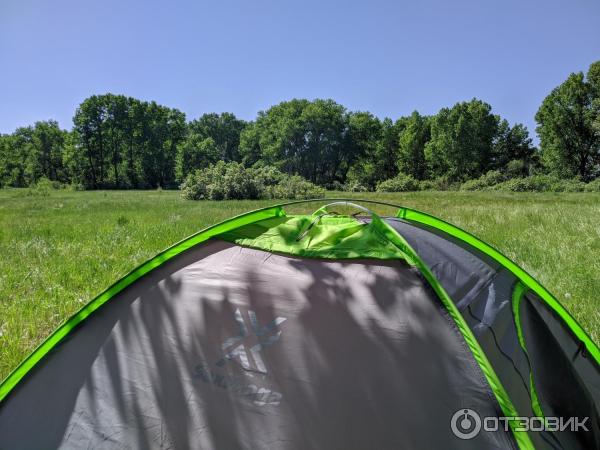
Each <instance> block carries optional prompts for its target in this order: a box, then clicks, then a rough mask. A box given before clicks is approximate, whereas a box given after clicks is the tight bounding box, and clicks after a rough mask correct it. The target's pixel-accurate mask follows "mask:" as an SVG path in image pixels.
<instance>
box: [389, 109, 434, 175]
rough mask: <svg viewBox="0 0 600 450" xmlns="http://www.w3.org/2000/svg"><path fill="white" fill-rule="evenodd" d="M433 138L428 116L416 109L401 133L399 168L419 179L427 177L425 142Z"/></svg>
mask: <svg viewBox="0 0 600 450" xmlns="http://www.w3.org/2000/svg"><path fill="white" fill-rule="evenodd" d="M430 138H431V128H430V125H429V120H428V119H427V117H423V116H421V115H420V114H419V113H418V112H417V111H414V112H413V113H412V114H411V116H410V117H409V118H408V120H407V122H406V127H405V128H404V130H403V131H402V132H401V133H400V137H399V145H398V163H397V164H398V169H399V170H400V172H402V173H405V174H407V175H410V176H412V177H413V178H415V179H417V180H423V179H424V178H425V177H426V172H427V165H426V163H425V144H427V142H428V141H429V139H430Z"/></svg>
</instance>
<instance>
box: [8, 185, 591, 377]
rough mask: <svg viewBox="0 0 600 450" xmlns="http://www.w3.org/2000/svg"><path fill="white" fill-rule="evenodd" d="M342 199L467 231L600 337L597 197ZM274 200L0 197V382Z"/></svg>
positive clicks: (168, 194) (150, 195)
mask: <svg viewBox="0 0 600 450" xmlns="http://www.w3.org/2000/svg"><path fill="white" fill-rule="evenodd" d="M332 195H336V194H335V193H333V194H332ZM343 195H344V196H348V195H351V196H352V197H357V198H359V197H362V198H368V199H371V200H381V201H388V202H392V203H397V204H402V205H405V206H409V207H413V208H416V209H419V210H422V211H425V212H429V213H431V214H434V215H436V216H438V217H440V218H442V219H445V220H447V221H449V222H451V223H453V224H456V225H458V226H460V227H461V228H464V229H466V230H467V231H469V232H471V233H473V234H475V235H476V236H478V237H480V238H482V239H483V240H485V241H486V242H488V243H490V244H491V245H493V246H495V247H496V248H498V249H499V250H501V251H502V252H504V253H505V254H506V255H507V256H508V257H510V258H511V259H513V260H514V261H516V262H517V263H518V264H520V265H521V266H522V267H523V268H524V269H525V270H527V271H528V272H530V273H531V274H532V275H533V276H534V277H536V278H537V279H538V280H539V281H540V282H541V283H542V284H543V285H545V286H546V287H547V288H548V289H549V290H550V292H552V293H553V294H554V295H555V296H556V297H557V298H558V299H559V300H560V301H561V302H562V303H563V305H565V307H566V308H567V309H568V310H569V311H570V312H571V314H573V316H574V317H575V318H576V319H577V320H578V321H579V322H580V323H581V324H582V325H583V327H584V328H585V329H586V330H587V331H588V332H589V333H590V335H591V337H592V339H593V340H594V341H595V342H599V341H600V309H599V304H600V298H599V297H598V292H600V261H599V259H598V255H599V254H600V194H594V193H585V194H550V193H546V194H508V193H506V194H504V193H476V192H418V193H407V194H391V193H389V194H380V193H365V194H362V193H361V194H348V193H344V194H343ZM337 196H340V193H337ZM272 203H275V202H274V201H227V202H208V201H206V202H193V201H184V200H181V199H180V198H179V196H178V192H172V191H108V192H103V191H97V192H70V191H51V192H41V193H40V192H34V191H28V190H0V252H1V253H0V254H1V255H2V257H1V258H0V379H3V378H4V377H5V376H6V375H8V373H9V372H10V371H11V370H12V369H13V368H14V367H15V366H16V365H17V364H18V363H19V362H20V361H21V360H22V359H23V358H24V357H25V356H26V355H27V354H28V353H29V352H30V351H31V350H33V348H35V347H36V346H37V345H38V344H39V343H41V342H42V341H43V340H44V338H45V337H47V336H48V334H50V332H51V331H52V330H54V329H55V328H56V327H57V326H58V325H59V324H60V323H61V322H62V321H63V320H64V319H66V318H67V317H69V316H70V315H71V314H72V313H73V312H75V311H76V310H77V309H79V308H80V307H81V306H82V305H83V304H85V303H87V302H88V301H89V300H90V299H91V298H93V297H94V296H96V295H97V294H98V293H100V292H101V291H103V290H104V289H105V288H106V287H108V286H109V285H110V284H112V283H113V282H114V281H116V280H117V279H118V278H120V277H121V276H123V275H125V274H126V273H127V272H129V271H130V270H131V269H133V268H134V267H136V266H137V265H139V264H140V263H142V262H143V261H145V260H147V259H148V258H150V257H152V256H154V255H155V254H156V253H157V252H158V251H160V250H162V249H164V248H165V247H167V246H169V245H171V244H173V243H174V242H176V241H178V240H180V239H182V238H184V237H186V236H188V235H190V234H192V233H193V232H195V231H197V230H199V229H201V228H204V227H206V226H208V225H210V224H213V223H216V222H220V221H222V220H224V219H226V218H228V217H231V216H233V215H236V214H239V213H242V212H245V211H248V210H250V209H255V208H259V207H262V206H266V205H269V204H272ZM317 206H319V205H310V207H309V206H304V207H295V208H293V209H292V210H293V211H294V212H297V211H299V210H300V209H302V210H303V211H309V210H310V211H311V212H312V210H314V209H316V208H317ZM382 212H386V211H382ZM387 212H388V213H389V210H388V211H387Z"/></svg>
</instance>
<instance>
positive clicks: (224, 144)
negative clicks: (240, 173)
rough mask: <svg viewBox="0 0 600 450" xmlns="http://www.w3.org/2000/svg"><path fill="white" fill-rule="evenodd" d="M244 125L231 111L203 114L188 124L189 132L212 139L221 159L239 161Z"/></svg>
mask: <svg viewBox="0 0 600 450" xmlns="http://www.w3.org/2000/svg"><path fill="white" fill-rule="evenodd" d="M245 126H246V122H245V121H243V120H240V119H238V118H237V117H235V115H234V114H231V113H222V114H216V113H209V114H203V115H202V116H201V117H200V118H199V119H197V120H192V121H191V122H190V123H189V125H188V127H189V130H190V133H191V134H193V135H196V136H201V137H202V138H203V139H206V138H211V139H212V140H213V142H214V143H215V145H216V147H217V149H218V151H219V159H222V160H223V161H240V154H239V146H240V134H241V133H242V131H243V130H244V128H245Z"/></svg>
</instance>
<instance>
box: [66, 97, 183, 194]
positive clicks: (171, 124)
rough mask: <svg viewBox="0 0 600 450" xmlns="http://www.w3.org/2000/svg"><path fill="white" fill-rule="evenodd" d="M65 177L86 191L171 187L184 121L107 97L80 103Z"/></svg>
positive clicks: (150, 106) (166, 111)
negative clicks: (75, 181) (90, 189)
mask: <svg viewBox="0 0 600 450" xmlns="http://www.w3.org/2000/svg"><path fill="white" fill-rule="evenodd" d="M73 123H74V128H73V130H74V136H75V137H76V138H77V139H78V142H76V143H75V144H74V145H73V146H72V147H71V148H70V149H69V155H68V160H69V171H70V173H71V174H72V176H73V177H75V178H76V179H77V180H80V181H79V182H81V183H82V184H84V185H85V186H86V187H88V188H92V189H97V188H106V187H109V188H122V187H137V188H149V187H157V186H162V187H173V186H175V159H176V156H177V146H178V145H179V143H180V142H182V140H183V139H184V137H185V134H186V122H185V115H184V114H183V113H182V112H181V111H178V110H176V109H171V108H167V107H165V106H161V105H158V104H157V103H156V102H149V103H148V102H141V101H139V100H136V99H134V98H130V97H124V96H122V95H113V94H106V95H101V96H92V97H89V98H87V99H85V100H84V101H83V102H82V103H81V104H80V105H79V107H78V108H77V111H76V112H75V116H74V118H73Z"/></svg>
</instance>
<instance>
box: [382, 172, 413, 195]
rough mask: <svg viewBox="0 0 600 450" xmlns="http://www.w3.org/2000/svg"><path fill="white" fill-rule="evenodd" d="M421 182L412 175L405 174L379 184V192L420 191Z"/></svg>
mask: <svg viewBox="0 0 600 450" xmlns="http://www.w3.org/2000/svg"><path fill="white" fill-rule="evenodd" d="M418 190H419V182H418V181H417V180H415V179H414V178H413V177H411V176H410V175H405V174H403V173H401V174H398V175H396V176H395V177H394V178H390V179H389V180H385V181H381V182H379V183H377V188H376V191H377V192H408V191H418Z"/></svg>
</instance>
